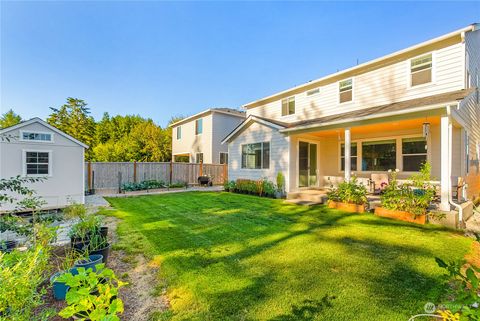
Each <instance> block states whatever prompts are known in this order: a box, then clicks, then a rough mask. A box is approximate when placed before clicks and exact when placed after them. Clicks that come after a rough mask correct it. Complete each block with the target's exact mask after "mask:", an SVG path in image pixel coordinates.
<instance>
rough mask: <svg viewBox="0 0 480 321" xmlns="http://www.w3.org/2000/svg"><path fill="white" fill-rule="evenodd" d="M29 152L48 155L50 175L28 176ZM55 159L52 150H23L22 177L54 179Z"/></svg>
mask: <svg viewBox="0 0 480 321" xmlns="http://www.w3.org/2000/svg"><path fill="white" fill-rule="evenodd" d="M27 152H32V153H48V174H27ZM52 169H53V158H52V151H51V150H40V149H22V176H23V177H52V176H53V171H52Z"/></svg>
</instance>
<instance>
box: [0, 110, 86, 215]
mask: <svg viewBox="0 0 480 321" xmlns="http://www.w3.org/2000/svg"><path fill="white" fill-rule="evenodd" d="M86 148H88V146H87V145H85V144H83V143H82V142H80V141H78V140H76V139H75V138H73V137H71V136H69V135H67V134H65V133H64V132H62V131H61V130H58V129H57V128H55V127H53V126H51V125H50V124H48V123H46V122H45V121H43V120H41V119H40V118H33V119H30V120H28V121H24V122H21V123H19V124H17V125H14V126H11V127H8V128H4V129H2V130H0V178H2V179H8V178H10V177H14V176H17V175H20V176H22V177H42V178H44V181H40V182H35V183H32V184H30V186H29V187H31V188H33V189H34V190H35V191H36V196H40V197H41V198H42V199H43V200H44V201H45V202H46V204H45V205H44V206H43V208H44V209H54V208H62V207H65V206H66V205H68V204H69V202H77V203H82V204H83V203H85V196H84V195H85V194H84V193H85V186H84V184H85V179H84V172H85V171H84V164H85V162H84V154H85V149H86ZM13 207H14V205H12V204H5V205H4V206H2V207H1V208H0V210H1V211H5V210H11V209H13Z"/></svg>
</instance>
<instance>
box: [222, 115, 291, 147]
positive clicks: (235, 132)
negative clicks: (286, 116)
mask: <svg viewBox="0 0 480 321" xmlns="http://www.w3.org/2000/svg"><path fill="white" fill-rule="evenodd" d="M253 122H255V123H258V124H261V125H264V126H268V127H272V128H274V129H277V130H280V129H285V128H287V127H288V124H287V123H284V122H280V121H276V120H273V119H268V118H264V117H260V116H255V115H249V116H248V117H247V118H246V119H245V120H244V121H243V122H241V123H240V124H239V125H238V126H237V127H235V129H234V130H232V132H231V133H230V134H228V136H227V137H225V138H224V139H223V140H222V144H224V143H226V142H228V141H229V140H230V139H232V138H233V137H234V136H235V135H238V134H239V133H241V132H242V131H243V130H245V129H246V128H247V127H248V126H250V124H251V123H253Z"/></svg>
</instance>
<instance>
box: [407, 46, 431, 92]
mask: <svg viewBox="0 0 480 321" xmlns="http://www.w3.org/2000/svg"><path fill="white" fill-rule="evenodd" d="M432 66H433V62H432V54H431V53H430V54H428V55H423V56H421V57H417V58H413V59H411V60H410V85H411V86H412V87H413V86H418V85H422V84H427V83H429V82H432Z"/></svg>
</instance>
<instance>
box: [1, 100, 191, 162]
mask: <svg viewBox="0 0 480 321" xmlns="http://www.w3.org/2000/svg"><path fill="white" fill-rule="evenodd" d="M50 110H51V113H50V115H49V116H48V118H47V122H48V123H49V124H50V125H52V126H55V127H56V128H58V129H60V130H61V131H63V132H65V133H67V134H69V135H70V136H72V137H74V138H76V139H78V140H79V141H81V142H83V143H85V144H87V145H88V146H89V148H88V149H87V150H86V153H85V159H86V160H87V161H97V162H130V161H139V162H167V161H170V160H171V158H172V130H171V128H169V127H168V126H167V127H166V128H162V127H161V126H159V125H157V124H155V122H154V121H153V120H152V119H150V118H144V117H141V116H139V115H125V116H121V115H118V116H110V115H109V114H108V113H104V114H103V117H102V119H101V120H100V121H95V119H94V118H93V117H92V116H91V115H90V108H89V107H87V103H86V102H85V101H83V100H82V99H78V98H72V97H69V98H67V101H66V103H65V104H63V105H62V106H60V107H59V108H53V107H50ZM180 119H182V117H180V116H177V117H172V118H171V119H170V121H169V124H171V123H173V122H176V121H178V120H180ZM21 121H22V118H21V117H20V116H19V115H17V114H16V113H15V112H14V111H13V110H11V109H10V110H9V111H7V112H6V113H4V114H3V115H2V116H1V117H0V128H6V127H9V126H13V125H15V124H17V123H19V122H21Z"/></svg>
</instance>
